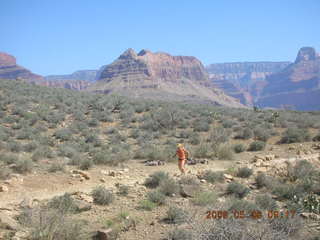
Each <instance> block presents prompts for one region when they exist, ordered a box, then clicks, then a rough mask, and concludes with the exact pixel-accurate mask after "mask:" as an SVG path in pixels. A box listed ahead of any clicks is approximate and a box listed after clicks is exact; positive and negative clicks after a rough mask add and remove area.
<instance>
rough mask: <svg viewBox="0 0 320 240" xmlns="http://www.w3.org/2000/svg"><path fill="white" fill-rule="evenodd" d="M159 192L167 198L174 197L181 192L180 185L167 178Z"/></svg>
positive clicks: (161, 184) (161, 183)
mask: <svg viewBox="0 0 320 240" xmlns="http://www.w3.org/2000/svg"><path fill="white" fill-rule="evenodd" d="M159 191H160V192H162V193H163V194H165V195H166V196H172V195H173V194H175V193H177V192H178V191H179V185H178V184H177V183H176V181H175V180H174V179H172V178H167V179H164V180H163V181H161V182H160V185H159Z"/></svg>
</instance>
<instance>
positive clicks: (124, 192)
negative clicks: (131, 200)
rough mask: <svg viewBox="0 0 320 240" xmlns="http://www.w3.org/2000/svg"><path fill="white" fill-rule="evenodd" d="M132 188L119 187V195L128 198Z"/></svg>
mask: <svg viewBox="0 0 320 240" xmlns="http://www.w3.org/2000/svg"><path fill="white" fill-rule="evenodd" d="M129 190H130V187H129V186H127V185H120V186H119V194H120V195H122V196H127V195H128V194H129Z"/></svg>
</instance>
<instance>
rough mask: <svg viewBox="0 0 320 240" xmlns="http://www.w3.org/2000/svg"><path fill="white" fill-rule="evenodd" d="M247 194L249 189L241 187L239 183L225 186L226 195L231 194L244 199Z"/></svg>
mask: <svg viewBox="0 0 320 240" xmlns="http://www.w3.org/2000/svg"><path fill="white" fill-rule="evenodd" d="M249 192H250V189H249V188H247V187H246V186H244V185H242V184H241V183H237V182H231V183H229V184H228V186H227V193H228V194H233V195H234V196H235V197H238V198H244V197H245V196H246V195H247V194H248V193H249Z"/></svg>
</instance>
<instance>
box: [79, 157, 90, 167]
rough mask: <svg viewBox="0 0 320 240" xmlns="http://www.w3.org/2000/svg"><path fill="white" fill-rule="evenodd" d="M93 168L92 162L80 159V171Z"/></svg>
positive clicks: (87, 159)
mask: <svg viewBox="0 0 320 240" xmlns="http://www.w3.org/2000/svg"><path fill="white" fill-rule="evenodd" d="M92 166H93V162H92V160H91V159H89V158H82V159H81V160H80V162H79V168H80V169H81V170H88V169H90V168H91V167H92Z"/></svg>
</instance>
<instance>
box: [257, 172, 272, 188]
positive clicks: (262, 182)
mask: <svg viewBox="0 0 320 240" xmlns="http://www.w3.org/2000/svg"><path fill="white" fill-rule="evenodd" d="M255 182H256V185H257V187H258V188H263V187H268V188H269V187H270V185H271V184H272V179H271V177H270V176H267V175H266V174H265V173H258V175H257V176H256V178H255Z"/></svg>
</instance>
